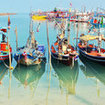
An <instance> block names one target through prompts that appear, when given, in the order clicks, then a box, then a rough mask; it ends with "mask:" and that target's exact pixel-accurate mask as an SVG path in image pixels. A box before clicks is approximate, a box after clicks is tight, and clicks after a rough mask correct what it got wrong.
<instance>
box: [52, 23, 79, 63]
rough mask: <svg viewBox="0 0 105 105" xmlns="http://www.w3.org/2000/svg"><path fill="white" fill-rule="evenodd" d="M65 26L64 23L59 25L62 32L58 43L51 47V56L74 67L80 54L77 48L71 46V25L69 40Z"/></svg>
mask: <svg viewBox="0 0 105 105" xmlns="http://www.w3.org/2000/svg"><path fill="white" fill-rule="evenodd" d="M62 22H63V21H62ZM69 22H70V21H69ZM65 25H66V23H64V22H63V24H62V23H61V25H59V27H60V30H61V32H60V33H59V34H58V35H57V40H56V42H54V43H53V44H52V45H51V56H52V57H53V58H54V59H56V60H59V61H60V62H62V63H64V64H66V65H74V63H75V62H76V61H77V58H78V54H77V52H76V50H75V48H74V47H73V46H72V45H70V44H69V40H70V23H68V38H66V37H65V29H64V28H65Z"/></svg>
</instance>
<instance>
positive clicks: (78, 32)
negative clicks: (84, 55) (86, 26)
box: [76, 23, 79, 51]
mask: <svg viewBox="0 0 105 105" xmlns="http://www.w3.org/2000/svg"><path fill="white" fill-rule="evenodd" d="M78 33H79V24H78V23H77V35H76V51H77V46H78Z"/></svg>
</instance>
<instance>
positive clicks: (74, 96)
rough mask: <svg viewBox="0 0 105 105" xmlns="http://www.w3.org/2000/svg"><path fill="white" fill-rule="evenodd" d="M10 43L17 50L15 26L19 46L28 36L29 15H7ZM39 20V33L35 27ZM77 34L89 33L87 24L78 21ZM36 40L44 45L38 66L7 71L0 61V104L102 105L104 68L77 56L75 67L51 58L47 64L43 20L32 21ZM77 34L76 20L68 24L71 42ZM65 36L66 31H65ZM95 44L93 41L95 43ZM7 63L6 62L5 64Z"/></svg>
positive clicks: (2, 21)
mask: <svg viewBox="0 0 105 105" xmlns="http://www.w3.org/2000/svg"><path fill="white" fill-rule="evenodd" d="M10 21H11V29H10V32H9V33H8V34H9V36H8V37H9V43H10V44H11V47H12V49H13V54H14V53H16V35H15V27H17V33H18V47H22V46H24V45H25V44H26V42H27V38H28V36H29V24H30V17H29V14H17V15H14V16H10ZM39 22H40V23H41V25H40V29H39V32H37V26H38V24H39ZM7 23H8V17H7V16H1V17H0V26H3V27H7ZM78 29H79V32H78V37H79V36H80V34H82V33H85V34H88V24H87V23H81V24H79V28H78ZM33 30H34V34H35V39H36V40H37V41H38V43H39V44H42V45H44V46H45V47H46V58H47V61H46V63H42V64H40V65H37V66H32V67H25V66H20V65H19V66H18V67H16V68H15V69H14V70H13V71H8V69H7V68H6V67H5V65H4V63H2V64H0V105H105V94H104V93H105V67H104V66H101V65H97V64H95V63H93V62H89V61H87V60H86V59H84V58H81V59H78V62H77V63H76V64H75V65H74V67H70V66H65V65H63V64H59V63H58V62H56V61H54V60H52V61H51V62H50V63H51V66H50V64H49V61H50V60H49V54H48V43H47V34H46V21H35V22H34V26H33ZM48 32H49V40H50V46H51V44H52V43H53V42H54V41H55V40H56V36H57V33H58V30H57V29H55V28H54V22H48ZM76 35H77V23H71V30H70V43H71V44H72V45H76V40H73V38H75V37H76ZM66 36H67V32H66ZM94 43H95V42H94ZM7 65H8V64H7Z"/></svg>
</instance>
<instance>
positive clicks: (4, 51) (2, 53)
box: [0, 27, 12, 62]
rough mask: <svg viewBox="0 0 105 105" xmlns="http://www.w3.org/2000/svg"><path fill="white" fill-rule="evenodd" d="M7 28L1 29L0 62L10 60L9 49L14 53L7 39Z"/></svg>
mask: <svg viewBox="0 0 105 105" xmlns="http://www.w3.org/2000/svg"><path fill="white" fill-rule="evenodd" d="M6 34H7V28H5V27H4V28H1V29H0V62H4V61H6V60H9V51H10V54H12V48H11V46H10V45H9V43H8V41H7V38H8V37H7V35H6Z"/></svg>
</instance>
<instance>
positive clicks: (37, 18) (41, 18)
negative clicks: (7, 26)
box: [32, 15, 46, 20]
mask: <svg viewBox="0 0 105 105" xmlns="http://www.w3.org/2000/svg"><path fill="white" fill-rule="evenodd" d="M32 19H33V20H46V16H39V15H33V16H32Z"/></svg>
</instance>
